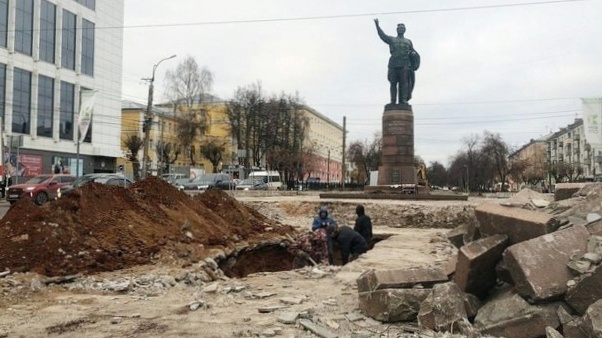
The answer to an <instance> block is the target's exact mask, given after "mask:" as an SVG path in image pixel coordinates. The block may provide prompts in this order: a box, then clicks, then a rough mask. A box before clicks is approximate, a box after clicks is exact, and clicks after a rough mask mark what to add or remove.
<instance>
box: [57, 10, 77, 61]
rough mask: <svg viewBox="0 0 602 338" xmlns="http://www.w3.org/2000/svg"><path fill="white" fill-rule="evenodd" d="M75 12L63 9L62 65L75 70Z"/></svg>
mask: <svg viewBox="0 0 602 338" xmlns="http://www.w3.org/2000/svg"><path fill="white" fill-rule="evenodd" d="M76 28H77V21H76V20H75V14H73V13H71V12H69V11H68V10H63V45H62V48H61V51H62V59H61V66H63V67H65V68H68V69H73V70H75V29H76Z"/></svg>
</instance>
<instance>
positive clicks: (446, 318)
mask: <svg viewBox="0 0 602 338" xmlns="http://www.w3.org/2000/svg"><path fill="white" fill-rule="evenodd" d="M467 321H468V315H467V314H466V308H465V305H464V295H463V293H462V291H461V290H460V288H458V286H457V285H456V284H455V283H454V282H448V283H444V284H437V285H435V286H434V287H433V290H432V292H431V294H430V295H429V296H428V297H427V298H426V299H425V300H424V301H423V302H422V304H421V305H420V312H419V313H418V324H419V325H420V326H422V327H424V328H428V329H431V330H437V331H445V332H457V331H458V325H457V324H458V323H460V322H467Z"/></svg>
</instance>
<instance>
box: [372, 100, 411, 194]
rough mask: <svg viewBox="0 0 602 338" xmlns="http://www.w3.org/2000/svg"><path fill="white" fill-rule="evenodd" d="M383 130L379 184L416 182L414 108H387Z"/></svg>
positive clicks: (384, 114)
mask: <svg viewBox="0 0 602 338" xmlns="http://www.w3.org/2000/svg"><path fill="white" fill-rule="evenodd" d="M382 130H383V135H382V137H383V139H382V156H381V162H382V165H381V166H380V167H378V183H377V184H378V185H379V186H382V185H394V184H416V183H417V182H416V172H415V168H414V114H413V113H412V109H411V108H409V109H408V108H406V109H399V108H397V109H388V108H385V112H384V113H383V129H382Z"/></svg>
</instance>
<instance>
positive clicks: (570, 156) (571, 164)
mask: <svg viewBox="0 0 602 338" xmlns="http://www.w3.org/2000/svg"><path fill="white" fill-rule="evenodd" d="M598 157H599V156H596V150H595V149H592V146H591V145H590V144H589V143H588V142H587V140H586V139H585V133H584V125H583V119H581V118H578V119H575V122H573V123H572V124H570V125H568V126H566V127H564V128H561V129H560V130H559V131H557V132H556V133H554V134H553V135H552V136H551V137H550V138H549V139H548V163H549V164H550V167H551V168H552V170H554V167H564V168H565V170H568V171H569V172H571V173H572V176H573V177H572V178H580V179H588V180H589V179H594V178H595V176H596V175H598V174H600V163H599V161H598ZM559 164H561V166H559ZM550 179H553V178H550ZM552 183H554V182H552Z"/></svg>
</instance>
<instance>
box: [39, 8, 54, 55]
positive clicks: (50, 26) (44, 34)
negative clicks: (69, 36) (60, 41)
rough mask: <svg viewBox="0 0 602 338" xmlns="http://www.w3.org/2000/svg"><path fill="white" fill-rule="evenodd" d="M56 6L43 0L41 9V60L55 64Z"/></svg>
mask: <svg viewBox="0 0 602 338" xmlns="http://www.w3.org/2000/svg"><path fill="white" fill-rule="evenodd" d="M55 32H56V5H54V4H53V3H50V2H48V1H46V0H42V6H41V9H40V60H43V61H47V62H50V63H54V49H55V48H54V46H55V43H56V34H55Z"/></svg>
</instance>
